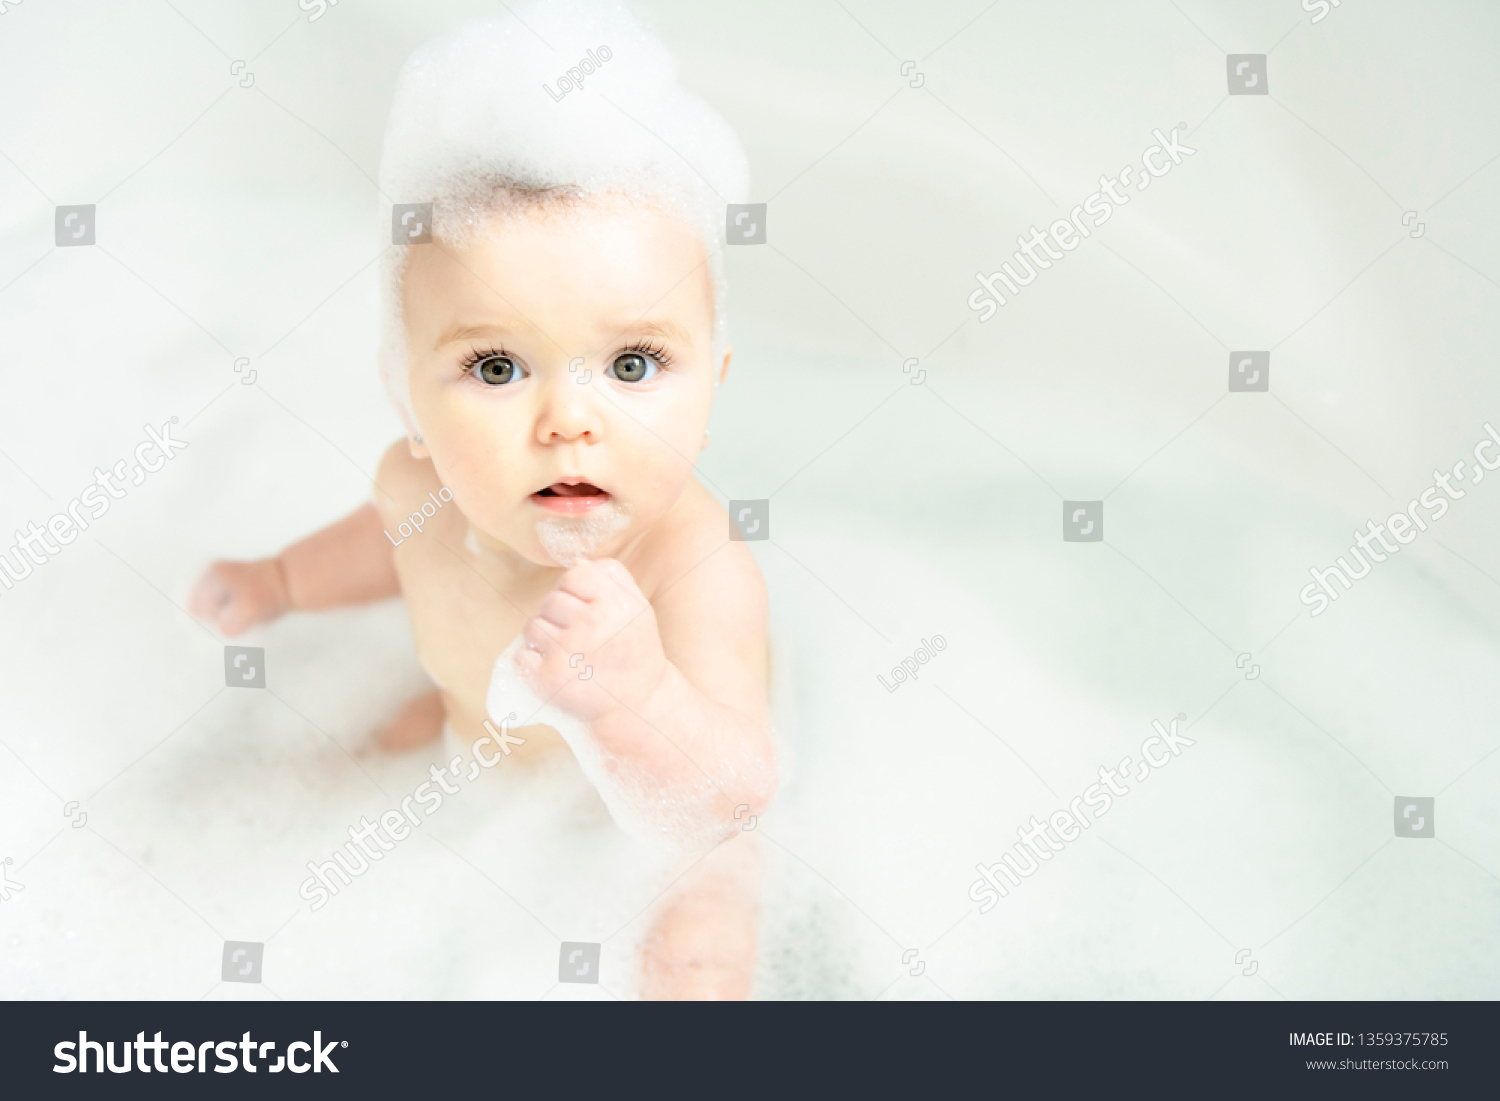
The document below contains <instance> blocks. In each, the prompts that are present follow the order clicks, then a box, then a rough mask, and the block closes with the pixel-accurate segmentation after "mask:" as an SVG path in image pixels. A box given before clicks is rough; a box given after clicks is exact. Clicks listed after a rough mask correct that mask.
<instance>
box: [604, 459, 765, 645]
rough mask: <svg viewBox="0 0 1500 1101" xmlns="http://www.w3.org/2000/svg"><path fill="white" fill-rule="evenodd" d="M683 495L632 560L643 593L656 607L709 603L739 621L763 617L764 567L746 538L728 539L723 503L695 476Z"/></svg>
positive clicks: (727, 518) (728, 523) (728, 527)
mask: <svg viewBox="0 0 1500 1101" xmlns="http://www.w3.org/2000/svg"><path fill="white" fill-rule="evenodd" d="M684 497H685V498H686V499H685V500H684V501H683V502H682V503H681V507H679V508H677V509H674V510H673V513H672V515H671V516H670V517H669V518H668V519H667V522H665V523H663V524H661V525H659V526H658V527H657V529H656V530H655V531H653V532H652V533H651V535H650V537H649V538H648V539H646V540H645V541H644V542H643V544H642V545H641V547H640V548H639V553H638V560H637V561H636V562H630V563H628V565H629V566H630V568H631V572H632V573H633V574H634V575H635V576H636V579H637V583H639V584H640V585H641V590H642V592H644V593H645V594H646V597H647V599H649V600H650V601H651V602H652V603H653V604H656V605H658V607H660V603H661V601H662V600H665V601H666V602H668V603H675V602H676V601H682V602H685V603H692V604H697V605H699V606H700V607H702V606H703V605H704V604H705V603H706V604H707V605H708V606H710V607H713V608H716V609H718V610H719V611H721V612H723V613H727V614H728V615H729V618H731V619H733V620H736V621H740V620H742V619H743V620H748V621H749V622H755V621H758V620H759V619H761V618H763V616H764V614H765V607H766V588H765V582H764V580H763V579H762V578H761V574H760V567H759V566H757V565H756V562H755V557H754V556H753V555H752V554H751V553H750V549H749V547H748V546H747V545H746V544H745V543H744V542H741V541H738V540H731V539H730V537H729V533H730V527H731V525H730V521H729V514H728V513H727V512H725V511H724V506H723V505H721V504H720V503H719V502H718V501H717V500H716V499H715V498H714V496H713V495H712V494H711V493H709V492H708V491H707V490H706V489H704V488H703V487H702V486H701V485H699V484H698V483H697V482H696V481H695V482H693V483H692V485H691V486H690V487H689V489H688V491H687V492H686V493H685V494H684ZM674 598H675V600H674ZM731 609H734V611H731Z"/></svg>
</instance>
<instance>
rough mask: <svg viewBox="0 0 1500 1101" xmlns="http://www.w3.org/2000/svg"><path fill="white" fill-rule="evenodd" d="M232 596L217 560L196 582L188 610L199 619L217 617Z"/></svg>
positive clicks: (189, 596) (189, 598)
mask: <svg viewBox="0 0 1500 1101" xmlns="http://www.w3.org/2000/svg"><path fill="white" fill-rule="evenodd" d="M232 598H233V597H232V594H231V593H230V591H229V586H228V585H226V584H225V583H224V579H223V577H221V576H220V574H219V565H218V563H217V562H215V563H214V564H213V565H212V566H210V567H208V569H206V570H204V571H203V576H202V577H200V578H198V580H197V582H195V583H194V585H193V591H192V592H191V593H190V594H189V595H188V612H189V613H191V614H192V615H195V616H197V617H198V618H199V619H217V618H218V617H219V615H220V613H222V612H223V611H224V609H226V608H227V607H228V606H229V602H230V600H231V599H232Z"/></svg>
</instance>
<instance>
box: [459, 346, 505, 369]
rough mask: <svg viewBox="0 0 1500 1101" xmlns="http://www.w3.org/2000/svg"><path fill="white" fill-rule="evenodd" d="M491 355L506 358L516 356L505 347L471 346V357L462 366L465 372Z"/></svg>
mask: <svg viewBox="0 0 1500 1101" xmlns="http://www.w3.org/2000/svg"><path fill="white" fill-rule="evenodd" d="M491 356H504V357H505V358H506V359H513V358H514V357H513V356H512V355H511V354H510V353H509V352H507V351H506V350H505V349H504V348H483V349H481V348H470V349H469V358H468V359H466V360H464V361H463V363H462V364H461V365H460V366H461V367H462V368H463V371H464V373H465V374H467V373H468V372H470V371H472V370H473V369H474V368H475V367H478V366H479V365H480V364H481V363H483V362H484V361H485V360H487V359H489V358H490V357H491Z"/></svg>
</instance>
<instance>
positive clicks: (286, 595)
mask: <svg viewBox="0 0 1500 1101" xmlns="http://www.w3.org/2000/svg"><path fill="white" fill-rule="evenodd" d="M392 549H393V548H392V546H391V542H390V540H389V539H387V538H386V537H385V534H384V532H383V530H382V528H381V521H380V515H379V513H377V512H376V511H375V506H374V505H372V504H367V505H364V506H362V507H361V508H359V509H357V510H356V511H354V512H352V513H350V514H349V515H348V516H345V517H344V518H343V519H342V520H339V521H337V522H335V523H332V524H329V525H328V526H327V527H326V528H324V529H323V530H322V531H317V532H314V533H313V534H312V535H309V536H308V537H307V538H306V539H303V540H301V541H300V542H297V543H293V544H292V545H291V546H290V547H287V548H286V550H284V551H282V552H281V553H280V554H278V555H276V557H274V558H262V559H259V560H257V561H254V562H227V561H219V562H215V563H213V564H212V565H211V566H209V567H208V569H207V570H206V571H205V572H204V574H203V576H202V577H201V578H199V579H198V583H197V584H196V585H194V586H193V592H192V596H191V597H190V598H189V600H188V611H190V612H191V613H192V614H193V615H195V616H198V617H199V618H201V619H205V620H207V621H208V622H209V623H210V624H212V625H213V626H214V628H215V629H216V630H218V632H219V633H220V634H222V635H224V636H225V637H227V638H233V637H234V636H235V635H237V634H239V633H240V632H241V631H244V630H245V629H247V628H249V627H252V626H254V625H255V624H257V623H265V622H267V621H269V620H272V619H275V618H277V617H278V616H280V615H282V614H283V613H285V612H292V611H296V612H310V611H316V610H318V609H321V608H336V607H339V606H340V605H344V604H365V603H368V602H370V601H374V600H383V599H385V598H386V597H390V596H396V595H397V594H398V593H400V591H401V585H400V582H399V581H398V580H397V579H396V563H395V557H394V555H393V553H392Z"/></svg>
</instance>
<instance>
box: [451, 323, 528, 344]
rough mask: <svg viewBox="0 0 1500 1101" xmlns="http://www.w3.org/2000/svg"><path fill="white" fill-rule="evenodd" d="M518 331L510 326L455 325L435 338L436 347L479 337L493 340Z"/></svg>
mask: <svg viewBox="0 0 1500 1101" xmlns="http://www.w3.org/2000/svg"><path fill="white" fill-rule="evenodd" d="M518 331H519V330H518V329H517V328H516V327H515V326H512V325H494V324H490V325H461V324H455V325H453V326H452V327H450V328H449V329H447V330H446V331H445V332H444V333H443V334H442V335H441V336H439V337H438V338H437V344H436V347H438V348H441V347H443V346H444V345H445V344H452V343H453V342H454V341H455V340H474V339H476V338H479V337H484V338H486V339H490V340H494V339H497V338H499V337H505V336H511V335H514V334H515V333H517V332H518Z"/></svg>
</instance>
